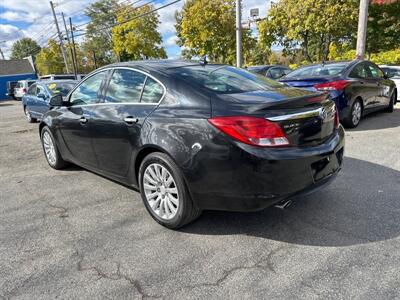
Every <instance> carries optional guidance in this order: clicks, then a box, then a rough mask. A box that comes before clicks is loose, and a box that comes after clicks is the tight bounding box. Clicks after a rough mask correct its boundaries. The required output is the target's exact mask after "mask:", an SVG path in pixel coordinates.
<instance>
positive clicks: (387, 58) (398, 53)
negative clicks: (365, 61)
mask: <svg viewBox="0 0 400 300" xmlns="http://www.w3.org/2000/svg"><path fill="white" fill-rule="evenodd" d="M370 59H371V60H372V61H373V62H375V63H377V64H400V48H397V49H394V50H389V51H383V52H380V53H376V54H375V53H374V54H371V57H370Z"/></svg>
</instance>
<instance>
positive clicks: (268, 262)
mask: <svg viewBox="0 0 400 300" xmlns="http://www.w3.org/2000/svg"><path fill="white" fill-rule="evenodd" d="M293 247H294V246H290V245H282V246H279V247H278V248H276V249H273V250H271V251H270V252H269V253H268V255H267V257H266V258H262V259H260V260H258V261H257V262H256V263H255V264H253V265H251V266H237V267H233V268H230V269H228V270H224V272H223V274H222V276H221V277H220V278H218V279H217V280H216V281H215V282H205V283H199V284H194V285H187V286H184V287H183V288H182V289H181V290H183V289H186V288H189V289H191V290H192V289H195V288H199V287H218V286H220V285H221V284H223V282H224V281H225V280H227V279H228V278H229V276H230V275H232V274H233V273H235V272H236V271H239V270H254V269H259V270H262V271H271V272H273V273H274V274H276V270H275V267H274V264H273V262H272V259H273V257H274V256H275V255H276V254H277V253H278V252H280V251H283V250H289V249H290V248H293ZM264 263H265V264H264Z"/></svg>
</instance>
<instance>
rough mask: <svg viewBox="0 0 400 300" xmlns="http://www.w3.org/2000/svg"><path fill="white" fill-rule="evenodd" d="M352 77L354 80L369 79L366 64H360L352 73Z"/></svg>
mask: <svg viewBox="0 0 400 300" xmlns="http://www.w3.org/2000/svg"><path fill="white" fill-rule="evenodd" d="M350 77H352V78H367V77H368V76H367V70H366V68H365V64H358V65H356V66H355V67H354V69H353V70H351V72H350Z"/></svg>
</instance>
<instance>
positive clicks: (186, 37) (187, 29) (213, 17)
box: [175, 0, 256, 64]
mask: <svg viewBox="0 0 400 300" xmlns="http://www.w3.org/2000/svg"><path fill="white" fill-rule="evenodd" d="M235 2H236V1H235V0H213V1H209V0H188V1H186V2H185V4H184V6H183V8H182V10H181V11H180V12H179V13H176V14H175V19H176V25H175V28H176V31H177V36H178V45H180V46H181V47H184V49H185V51H184V52H183V55H184V56H185V57H186V58H191V57H193V56H203V55H207V56H208V57H209V59H211V61H214V62H218V63H229V64H234V63H235V60H236V33H235ZM255 44H256V41H255V39H254V38H252V37H251V32H250V30H247V29H243V33H242V45H243V56H244V58H245V60H244V63H245V64H246V63H247V60H249V58H250V56H249V53H250V52H251V50H252V49H254V48H255Z"/></svg>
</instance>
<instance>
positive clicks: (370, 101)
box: [349, 62, 377, 110]
mask: <svg viewBox="0 0 400 300" xmlns="http://www.w3.org/2000/svg"><path fill="white" fill-rule="evenodd" d="M349 77H350V78H353V79H356V80H355V81H353V82H352V83H351V90H352V92H351V94H352V95H353V98H356V97H361V98H362V99H363V105H364V109H365V110H368V109H371V108H374V107H375V106H376V102H377V100H376V93H377V84H376V81H375V80H374V79H373V78H371V75H370V71H369V68H368V66H367V64H366V63H365V62H360V63H358V64H356V65H355V66H354V67H353V69H352V70H351V71H350V74H349Z"/></svg>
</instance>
